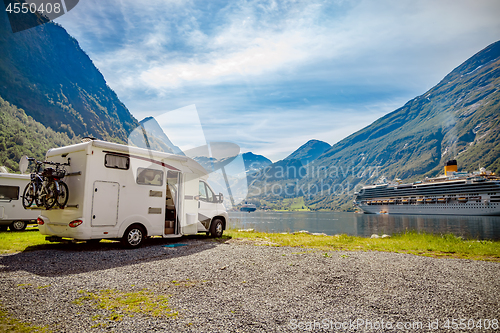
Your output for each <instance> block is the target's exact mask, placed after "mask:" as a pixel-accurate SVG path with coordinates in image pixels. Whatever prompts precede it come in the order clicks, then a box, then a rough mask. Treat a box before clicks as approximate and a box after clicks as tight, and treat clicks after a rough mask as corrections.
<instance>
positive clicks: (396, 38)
mask: <svg viewBox="0 0 500 333" xmlns="http://www.w3.org/2000/svg"><path fill="white" fill-rule="evenodd" d="M498 13H500V2H498V1H497V0H478V1H474V2H471V1H468V0H454V1H451V0H440V1H430V0H422V1H414V0H411V1H410V0H397V1H396V0H384V1H369V0H360V1H336V2H333V1H319V0H318V1H252V0H248V1H243V0H241V1H236V2H227V3H225V4H221V3H220V2H204V1H199V2H197V1H165V0H148V1H145V0H114V1H112V0H109V1H97V0H86V1H80V3H79V4H78V6H77V7H75V9H73V10H72V11H71V12H70V13H69V14H66V15H64V16H63V17H61V18H60V19H58V21H59V22H60V23H61V24H62V25H63V26H64V27H65V28H67V29H68V30H69V32H70V33H71V34H72V35H74V36H75V37H76V38H77V39H78V40H79V41H80V42H81V45H82V46H83V48H84V49H85V50H86V51H87V52H88V53H89V54H90V56H91V58H92V59H93V60H94V62H95V63H96V65H97V66H98V68H99V69H100V70H101V72H102V73H103V74H104V76H105V78H106V80H107V81H108V84H109V85H110V86H111V87H112V88H113V89H115V90H116V91H117V93H118V95H119V96H120V98H122V100H123V101H124V102H125V104H126V105H128V106H129V108H130V110H131V111H132V113H133V114H135V115H136V116H137V117H138V118H139V119H141V118H142V116H146V115H149V114H148V112H150V113H153V114H160V113H163V112H165V111H168V110H172V109H175V108H179V107H183V106H186V105H191V104H193V103H195V104H196V106H197V108H198V111H199V112H200V115H201V118H202V123H203V125H204V129H205V132H206V133H205V134H207V135H208V136H209V137H210V138H211V139H212V140H213V139H214V138H216V139H217V140H227V141H235V142H237V143H241V145H242V147H243V148H244V149H247V150H252V151H254V152H256V153H265V154H269V156H271V157H272V158H282V157H285V156H286V155H288V154H289V153H290V152H291V151H293V150H294V149H296V148H297V147H298V146H300V145H301V144H303V143H305V141H307V140H309V139H311V138H317V139H320V140H325V141H327V142H329V143H334V142H336V141H338V140H339V139H341V138H343V137H345V136H347V135H348V134H351V133H352V132H354V131H355V130H357V129H360V128H361V127H363V126H365V125H367V124H369V123H370V122H371V121H373V120H375V119H376V118H378V117H379V116H380V115H382V114H384V113H387V112H389V111H392V110H394V109H395V108H397V107H399V106H401V105H402V104H404V102H406V100H408V99H410V98H412V97H414V96H416V95H420V94H422V93H424V92H425V90H426V89H428V88H430V87H432V86H433V85H435V84H436V83H437V82H439V80H440V79H441V78H442V77H444V75H446V74H447V73H448V72H449V71H451V70H452V69H453V68H454V67H456V66H458V65H459V64H460V63H461V62H463V61H464V60H466V59H467V58H468V57H470V56H472V55H473V54H474V53H476V52H478V51H479V50H480V49H481V48H483V47H485V46H487V45H488V44H489V43H491V42H494V41H496V39H498V36H499V32H500V20H498ZM384 91H385V92H384ZM384 103H385V105H384ZM343 109H344V110H349V112H348V113H347V112H346V113H342V112H340V111H339V110H343ZM370 109H371V110H372V111H371V113H370V112H369V111H367V110H370ZM332 110H334V111H332ZM367 114H368V115H367Z"/></svg>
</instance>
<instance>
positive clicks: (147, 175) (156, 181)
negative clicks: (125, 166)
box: [137, 168, 163, 186]
mask: <svg viewBox="0 0 500 333" xmlns="http://www.w3.org/2000/svg"><path fill="white" fill-rule="evenodd" d="M137 184H139V185H154V186H162V185H163V171H161V170H155V169H146V168H138V169H137Z"/></svg>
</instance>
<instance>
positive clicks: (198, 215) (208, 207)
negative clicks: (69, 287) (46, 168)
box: [38, 140, 228, 247]
mask: <svg viewBox="0 0 500 333" xmlns="http://www.w3.org/2000/svg"><path fill="white" fill-rule="evenodd" d="M68 158H70V159H71V165H70V166H68V167H66V171H67V177H66V178H65V179H64V181H65V182H66V183H67V185H68V189H69V190H68V197H69V200H68V203H67V205H66V206H65V207H64V208H62V209H50V210H44V211H42V213H41V215H40V216H39V218H38V228H39V230H40V232H41V233H42V234H43V235H47V236H49V237H47V239H48V240H52V241H59V240H61V239H62V238H70V239H74V240H88V241H91V240H95V241H99V240H101V239H121V240H122V243H123V244H124V245H125V246H127V247H138V246H140V245H141V243H142V241H143V240H144V239H145V238H146V237H148V236H162V237H180V236H182V235H186V234H196V233H198V232H206V233H207V234H208V233H211V234H212V236H214V237H220V236H221V235H222V232H223V230H224V229H225V228H226V223H227V221H228V215H227V212H226V210H225V208H224V205H223V203H222V201H223V198H222V194H219V195H215V194H214V193H213V191H212V189H211V188H210V186H209V185H208V184H207V183H206V180H207V178H208V175H207V171H206V170H205V169H204V168H203V167H202V166H201V165H200V164H198V163H197V162H196V161H194V160H193V159H191V158H188V157H185V156H179V155H173V154H167V153H163V152H158V151H152V150H148V149H142V148H136V147H130V146H126V145H120V144H116V143H110V142H105V141H100V140H88V142H82V143H79V144H75V145H71V146H66V147H61V148H55V149H50V150H49V151H48V152H47V155H46V160H47V161H52V162H60V163H64V162H67V160H68ZM201 189H203V192H202V193H201V195H200V190H201Z"/></svg>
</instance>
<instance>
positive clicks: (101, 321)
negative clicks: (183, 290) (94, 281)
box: [73, 289, 178, 327]
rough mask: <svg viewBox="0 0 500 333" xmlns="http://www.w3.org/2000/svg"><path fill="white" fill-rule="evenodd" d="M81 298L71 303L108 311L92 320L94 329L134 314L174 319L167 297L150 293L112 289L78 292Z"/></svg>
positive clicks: (148, 291) (147, 291)
mask: <svg viewBox="0 0 500 333" xmlns="http://www.w3.org/2000/svg"><path fill="white" fill-rule="evenodd" d="M79 293H80V294H83V296H81V297H79V298H78V299H77V300H75V301H74V302H73V303H74V304H77V305H83V306H85V305H87V304H89V303H90V306H92V307H93V308H95V309H105V310H108V315H107V316H103V315H100V314H96V315H94V316H92V318H91V319H92V320H93V321H96V322H97V324H96V325H95V327H99V326H103V327H106V326H107V325H106V324H107V323H109V322H113V321H120V320H122V319H123V317H124V316H129V317H134V316H135V315H136V314H140V315H146V316H150V317H176V316H177V315H178V313H177V312H175V311H173V310H172V309H171V308H170V306H169V303H168V300H169V298H168V296H164V295H155V294H154V293H153V292H152V291H150V290H147V289H143V290H139V291H135V292H123V291H119V290H114V289H106V290H101V291H99V292H96V293H92V292H86V291H83V290H81V291H79Z"/></svg>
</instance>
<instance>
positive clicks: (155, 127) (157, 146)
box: [129, 117, 184, 155]
mask: <svg viewBox="0 0 500 333" xmlns="http://www.w3.org/2000/svg"><path fill="white" fill-rule="evenodd" d="M139 123H140V124H141V126H140V127H138V128H137V129H135V130H134V132H135V133H134V134H137V135H131V136H130V139H129V143H131V144H134V145H136V146H138V147H141V148H148V147H149V148H151V149H153V150H158V151H163V152H165V153H171V154H176V155H184V153H183V152H182V150H181V149H180V148H179V147H177V146H176V145H174V144H173V143H172V141H170V139H169V138H168V136H167V135H166V134H165V132H164V131H163V129H162V128H161V127H160V124H158V122H157V121H156V119H155V118H153V117H146V118H144V119H143V120H141V121H140V122H139ZM143 130H144V131H145V134H146V136H144V133H143ZM140 132H141V133H140ZM145 137H146V138H147V143H146V139H145Z"/></svg>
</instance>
